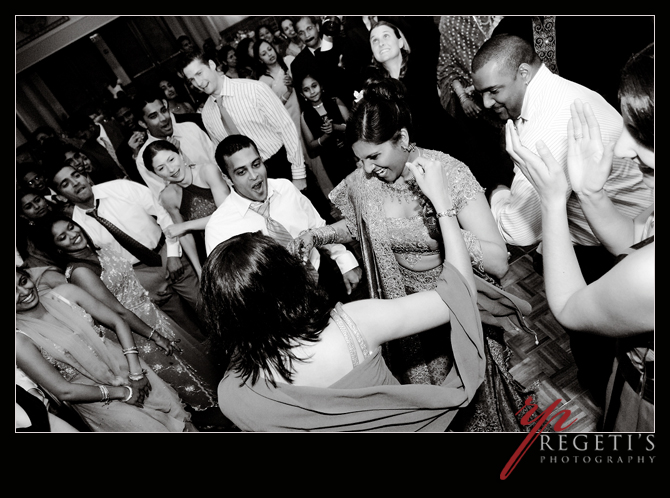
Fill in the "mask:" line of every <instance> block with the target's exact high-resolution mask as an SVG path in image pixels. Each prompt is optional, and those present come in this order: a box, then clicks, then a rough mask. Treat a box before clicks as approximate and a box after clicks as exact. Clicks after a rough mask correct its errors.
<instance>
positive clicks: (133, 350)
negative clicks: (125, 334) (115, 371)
mask: <svg viewBox="0 0 670 498" xmlns="http://www.w3.org/2000/svg"><path fill="white" fill-rule="evenodd" d="M121 351H122V352H123V355H124V356H128V355H129V354H140V352H139V351H138V349H137V346H133V347H132V348H126V349H122V350H121Z"/></svg>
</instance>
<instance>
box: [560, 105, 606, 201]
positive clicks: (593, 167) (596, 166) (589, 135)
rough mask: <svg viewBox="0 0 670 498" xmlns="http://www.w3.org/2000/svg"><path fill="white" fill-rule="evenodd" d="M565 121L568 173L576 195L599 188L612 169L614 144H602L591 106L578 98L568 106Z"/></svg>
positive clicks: (594, 191)
mask: <svg viewBox="0 0 670 498" xmlns="http://www.w3.org/2000/svg"><path fill="white" fill-rule="evenodd" d="M570 114H571V115H572V117H571V118H570V121H568V175H569V177H570V184H571V185H572V190H573V191H574V192H575V193H576V194H577V195H586V196H588V195H591V194H595V193H597V192H599V191H601V190H602V188H603V186H604V185H605V182H606V181H607V178H608V177H609V175H610V173H611V172H612V157H613V156H614V144H615V143H616V142H614V141H612V142H609V143H607V144H604V145H603V141H602V135H601V133H600V126H599V125H598V120H597V119H596V116H595V114H593V110H592V109H591V106H590V105H589V104H588V103H586V104H582V102H581V101H580V100H579V99H577V100H575V101H574V103H573V104H572V105H570Z"/></svg>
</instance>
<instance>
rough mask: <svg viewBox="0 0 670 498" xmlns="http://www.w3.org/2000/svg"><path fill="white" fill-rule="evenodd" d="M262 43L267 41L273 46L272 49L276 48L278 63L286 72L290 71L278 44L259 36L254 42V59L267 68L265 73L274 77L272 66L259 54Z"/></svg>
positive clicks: (260, 65)
mask: <svg viewBox="0 0 670 498" xmlns="http://www.w3.org/2000/svg"><path fill="white" fill-rule="evenodd" d="M262 43H267V44H268V45H270V46H271V47H272V50H274V51H275V53H276V54H277V64H279V67H281V68H282V69H283V70H284V72H285V73H288V66H287V65H286V62H284V58H283V57H282V56H281V54H280V53H279V50H277V47H276V45H275V44H274V43H270V42H269V41H266V40H262V39H260V38H259V39H257V40H256V42H255V43H254V48H253V49H252V50H253V52H254V59H255V60H256V62H257V63H258V65H259V67H262V68H265V72H264V73H263V74H265V75H266V76H270V77H272V76H271V75H270V68H269V67H267V65H266V64H265V63H264V62H263V61H262V60H261V57H260V55H259V53H260V50H261V44H262ZM273 79H274V78H273Z"/></svg>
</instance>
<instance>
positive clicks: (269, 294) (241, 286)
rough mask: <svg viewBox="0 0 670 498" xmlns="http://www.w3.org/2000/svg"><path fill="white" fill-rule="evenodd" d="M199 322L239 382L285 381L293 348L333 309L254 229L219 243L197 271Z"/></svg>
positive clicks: (295, 263)
mask: <svg viewBox="0 0 670 498" xmlns="http://www.w3.org/2000/svg"><path fill="white" fill-rule="evenodd" d="M200 291H201V294H202V301H203V307H202V310H203V315H204V316H203V318H204V321H205V324H206V326H207V330H208V332H209V336H210V341H211V344H212V350H213V351H215V352H219V353H223V354H224V355H225V357H227V358H229V360H230V363H229V365H228V369H229V370H231V371H234V372H236V373H237V374H238V375H239V376H240V377H241V379H242V384H244V383H245V382H246V381H247V380H249V379H251V383H252V384H254V383H256V382H257V381H258V379H259V376H260V374H261V372H262V373H263V375H264V376H265V378H266V379H267V381H269V382H270V383H271V384H272V385H274V386H275V387H276V382H275V379H274V378H273V375H272V369H274V370H275V371H276V372H278V373H279V375H281V376H282V377H283V378H284V379H285V380H286V381H287V382H291V381H292V377H293V362H294V361H306V360H307V359H306V358H298V357H297V356H296V355H295V353H294V351H293V348H294V347H295V346H296V345H297V344H298V343H299V342H301V341H307V342H316V341H318V340H319V336H320V334H321V331H322V330H323V329H324V328H325V327H326V325H327V324H328V320H329V316H330V311H331V309H332V307H331V306H330V305H329V304H328V300H327V296H326V295H325V294H324V293H323V292H322V291H321V290H320V289H319V288H318V287H317V285H316V283H314V282H313V281H312V279H311V278H310V276H309V275H308V273H307V270H306V269H305V267H304V265H303V264H302V262H301V261H300V259H299V258H297V257H296V256H294V255H292V254H291V253H289V252H288V251H287V250H286V249H285V248H284V247H282V246H281V245H279V244H278V243H277V242H275V241H274V239H272V238H271V237H268V236H266V235H263V234H262V233H260V232H256V233H244V234H241V235H237V236H235V237H232V238H231V239H228V240H227V241H225V242H222V243H221V244H219V245H218V246H216V248H214V250H213V251H212V252H211V253H210V255H209V256H208V257H207V260H206V261H205V264H204V266H203V269H202V278H201V283H200Z"/></svg>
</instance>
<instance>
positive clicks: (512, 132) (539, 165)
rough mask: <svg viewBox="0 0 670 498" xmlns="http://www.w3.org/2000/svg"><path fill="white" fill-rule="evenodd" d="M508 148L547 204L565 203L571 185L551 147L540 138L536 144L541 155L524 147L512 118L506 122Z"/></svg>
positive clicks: (508, 151)
mask: <svg viewBox="0 0 670 498" xmlns="http://www.w3.org/2000/svg"><path fill="white" fill-rule="evenodd" d="M505 142H506V150H507V153H508V154H509V155H510V157H511V158H512V160H513V161H514V162H515V163H516V165H517V166H518V167H519V169H521V172H522V173H523V174H524V176H525V177H526V178H527V179H528V181H529V182H530V183H531V185H533V188H535V190H536V191H537V193H538V194H539V195H540V198H541V200H542V203H543V204H545V205H548V204H551V203H553V202H558V203H561V202H562V203H563V205H565V202H566V200H567V197H566V193H568V192H570V185H568V179H567V178H566V176H565V171H563V168H562V167H561V165H560V164H559V163H558V161H557V160H556V159H555V158H554V156H553V155H552V154H551V151H550V150H549V148H548V147H547V146H546V145H545V144H544V142H542V141H541V140H539V141H538V142H537V143H536V144H535V146H536V147H537V151H538V152H539V154H540V155H539V156H538V155H537V154H535V153H533V152H532V151H530V150H529V149H528V148H526V147H524V146H523V145H522V144H521V141H520V140H519V134H518V132H517V131H516V128H515V127H514V123H512V120H510V119H508V120H507V123H506V124H505Z"/></svg>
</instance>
